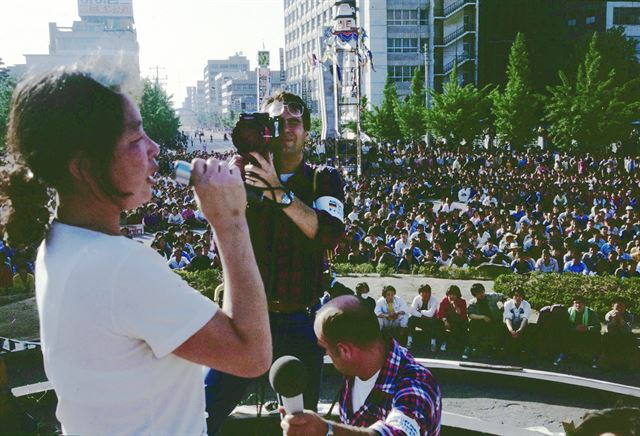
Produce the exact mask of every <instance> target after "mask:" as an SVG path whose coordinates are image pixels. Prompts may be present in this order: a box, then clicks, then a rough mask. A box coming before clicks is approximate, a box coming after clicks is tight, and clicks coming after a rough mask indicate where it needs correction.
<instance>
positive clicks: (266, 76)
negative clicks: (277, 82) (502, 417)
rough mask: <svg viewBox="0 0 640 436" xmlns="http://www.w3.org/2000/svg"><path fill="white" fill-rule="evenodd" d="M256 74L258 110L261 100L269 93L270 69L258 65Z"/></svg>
mask: <svg viewBox="0 0 640 436" xmlns="http://www.w3.org/2000/svg"><path fill="white" fill-rule="evenodd" d="M267 53H268V52H267ZM256 76H257V77H258V110H260V109H261V108H262V102H263V101H264V100H265V99H266V98H267V97H269V96H270V95H271V70H269V68H265V67H259V68H258V69H257V74H256Z"/></svg>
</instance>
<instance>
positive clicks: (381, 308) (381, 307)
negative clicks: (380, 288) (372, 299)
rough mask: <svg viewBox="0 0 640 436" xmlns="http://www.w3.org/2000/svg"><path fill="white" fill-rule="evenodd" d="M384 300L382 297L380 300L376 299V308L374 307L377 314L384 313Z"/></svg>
mask: <svg viewBox="0 0 640 436" xmlns="http://www.w3.org/2000/svg"><path fill="white" fill-rule="evenodd" d="M384 301H385V299H384V298H380V299H379V300H378V301H376V308H375V309H374V312H375V314H376V316H378V315H380V314H381V313H384Z"/></svg>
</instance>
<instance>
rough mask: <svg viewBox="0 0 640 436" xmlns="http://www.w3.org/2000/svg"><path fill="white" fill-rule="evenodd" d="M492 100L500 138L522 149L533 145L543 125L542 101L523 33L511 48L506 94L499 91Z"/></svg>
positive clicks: (494, 92) (497, 90)
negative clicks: (536, 90) (533, 80)
mask: <svg viewBox="0 0 640 436" xmlns="http://www.w3.org/2000/svg"><path fill="white" fill-rule="evenodd" d="M490 98H491V100H492V101H493V107H492V112H493V116H494V117H495V128H496V133H497V134H498V136H499V137H500V138H502V139H503V140H505V141H507V142H509V143H511V145H512V146H513V147H515V148H518V149H522V148H523V147H524V146H525V145H527V144H529V143H531V142H532V141H533V139H534V136H535V131H534V129H535V127H536V126H537V125H538V124H539V117H538V103H539V97H538V96H537V95H536V94H535V93H534V92H533V88H532V86H531V82H530V70H529V58H528V55H527V48H526V46H525V43H524V35H523V34H522V33H518V35H517V36H516V39H515V41H514V42H513V45H512V46H511V53H510V55H509V65H508V66H507V85H506V87H505V89H504V92H500V90H499V88H496V89H494V90H493V91H492V92H491V94H490Z"/></svg>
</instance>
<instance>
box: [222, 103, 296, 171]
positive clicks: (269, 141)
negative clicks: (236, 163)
mask: <svg viewBox="0 0 640 436" xmlns="http://www.w3.org/2000/svg"><path fill="white" fill-rule="evenodd" d="M282 126H283V122H282V117H280V116H276V117H272V116H269V114H268V113H266V112H255V113H252V114H247V113H243V114H240V119H239V120H238V122H237V123H236V126H235V127H234V128H233V132H232V133H231V140H232V142H233V145H235V146H236V149H237V150H238V154H239V155H240V156H242V157H243V158H245V159H246V160H248V161H250V162H251V163H253V164H257V162H256V161H255V159H254V158H253V156H251V155H250V154H249V153H251V152H254V151H256V152H258V153H260V154H261V155H262V156H263V157H264V158H265V159H267V158H268V154H269V151H273V150H271V147H273V145H274V142H277V140H278V139H279V138H280V134H281V132H282Z"/></svg>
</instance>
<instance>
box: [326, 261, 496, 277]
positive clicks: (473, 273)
mask: <svg viewBox="0 0 640 436" xmlns="http://www.w3.org/2000/svg"><path fill="white" fill-rule="evenodd" d="M333 268H334V270H335V271H336V273H337V274H338V275H342V276H344V275H349V274H380V275H381V276H382V277H387V276H392V275H394V274H397V271H396V269H395V268H394V267H392V266H388V265H382V264H381V265H378V266H373V265H371V264H370V263H362V264H357V265H352V264H350V263H337V264H334V265H333ZM505 272H508V268H506V267H503V266H500V265H485V266H483V267H481V268H445V267H440V268H438V267H434V266H425V265H420V266H417V267H414V268H413V269H412V270H411V273H410V274H412V275H418V276H424V277H436V278H440V279H452V280H473V279H477V280H493V279H495V278H496V277H498V276H500V275H501V274H504V273H505Z"/></svg>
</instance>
